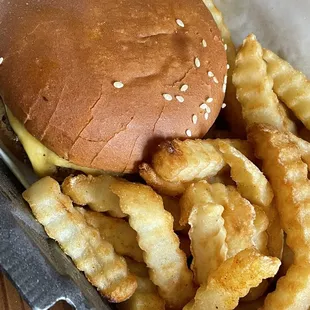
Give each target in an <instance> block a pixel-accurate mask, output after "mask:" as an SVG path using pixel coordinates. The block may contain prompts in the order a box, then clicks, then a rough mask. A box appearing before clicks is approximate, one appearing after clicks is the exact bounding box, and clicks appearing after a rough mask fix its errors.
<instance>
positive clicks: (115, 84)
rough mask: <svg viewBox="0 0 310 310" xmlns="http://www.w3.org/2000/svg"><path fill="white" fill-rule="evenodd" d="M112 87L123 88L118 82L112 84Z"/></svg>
mask: <svg viewBox="0 0 310 310" xmlns="http://www.w3.org/2000/svg"><path fill="white" fill-rule="evenodd" d="M113 86H114V87H115V88H122V87H124V84H123V83H122V82H120V81H116V82H114V83H113Z"/></svg>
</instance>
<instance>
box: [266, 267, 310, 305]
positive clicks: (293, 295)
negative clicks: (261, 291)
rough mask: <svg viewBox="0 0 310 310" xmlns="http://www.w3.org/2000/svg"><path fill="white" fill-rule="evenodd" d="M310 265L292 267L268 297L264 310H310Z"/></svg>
mask: <svg viewBox="0 0 310 310" xmlns="http://www.w3.org/2000/svg"><path fill="white" fill-rule="evenodd" d="M309 290H310V265H309V262H305V263H302V264H301V265H295V264H293V265H291V267H290V268H289V269H288V270H287V273H286V276H285V277H282V278H280V279H279V280H278V282H277V288H276V290H275V291H274V292H272V293H270V294H268V295H267V297H266V299H265V303H264V307H263V308H262V310H308V309H309V305H310V294H309Z"/></svg>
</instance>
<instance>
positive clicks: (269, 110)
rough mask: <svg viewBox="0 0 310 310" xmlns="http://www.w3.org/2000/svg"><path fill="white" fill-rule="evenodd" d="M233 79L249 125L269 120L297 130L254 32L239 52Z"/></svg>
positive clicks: (283, 127) (275, 124) (294, 130)
mask: <svg viewBox="0 0 310 310" xmlns="http://www.w3.org/2000/svg"><path fill="white" fill-rule="evenodd" d="M253 72H255V74H253ZM233 83H234V85H235V87H236V89H237V98H238V100H239V102H240V103H241V106H242V115H243V118H244V120H245V122H246V125H247V126H250V125H252V124H254V123H267V124H270V125H273V126H275V127H277V128H279V129H283V130H289V131H293V132H296V128H295V126H294V123H293V122H290V121H289V119H288V117H287V115H286V114H285V111H284V109H281V108H280V104H279V100H278V98H277V96H276V95H275V93H274V92H273V90H272V87H273V81H272V78H271V77H269V76H268V74H267V65H266V63H265V62H264V60H263V50H262V47H261V45H260V44H259V43H258V42H257V40H256V37H255V36H254V35H253V34H251V35H249V36H248V37H247V38H246V39H245V40H244V41H243V45H242V47H241V48H240V50H239V52H238V54H237V57H236V67H235V71H234V74H233Z"/></svg>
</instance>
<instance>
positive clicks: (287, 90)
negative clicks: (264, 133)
mask: <svg viewBox="0 0 310 310" xmlns="http://www.w3.org/2000/svg"><path fill="white" fill-rule="evenodd" d="M263 57H264V60H265V61H266V63H267V65H268V74H269V76H270V77H271V78H272V79H273V83H274V85H273V89H274V91H275V93H276V94H277V95H278V96H279V98H280V99H281V100H282V102H284V103H285V104H286V105H287V106H288V107H289V108H290V109H291V110H292V111H293V112H294V113H295V115H296V116H297V117H298V119H300V120H301V121H302V122H303V124H304V125H305V126H306V127H307V128H308V129H310V83H309V81H308V80H307V78H306V76H305V75H304V74H303V73H301V72H300V71H297V70H295V69H294V68H293V67H292V66H291V65H290V64H289V63H288V62H286V61H285V60H283V59H281V58H280V57H279V56H277V55H276V54H275V53H273V52H271V51H270V50H267V49H264V53H263Z"/></svg>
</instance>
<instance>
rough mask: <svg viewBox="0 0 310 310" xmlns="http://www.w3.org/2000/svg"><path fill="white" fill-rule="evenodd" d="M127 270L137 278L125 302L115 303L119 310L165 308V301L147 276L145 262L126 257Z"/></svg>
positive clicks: (163, 309)
mask: <svg viewBox="0 0 310 310" xmlns="http://www.w3.org/2000/svg"><path fill="white" fill-rule="evenodd" d="M126 262H127V266H128V268H129V271H130V272H132V273H133V274H134V275H135V276H136V278H137V283H138V286H137V289H136V291H135V293H134V294H133V295H132V296H131V297H130V298H129V299H128V300H126V301H125V302H123V303H121V304H119V305H117V308H118V309H120V310H149V309H152V310H165V302H164V300H163V299H162V298H161V297H160V296H159V294H158V292H157V288H156V286H155V285H154V284H153V282H152V281H151V280H150V278H149V274H148V269H147V267H146V265H145V264H143V263H137V262H135V261H134V260H131V259H128V258H126Z"/></svg>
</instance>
